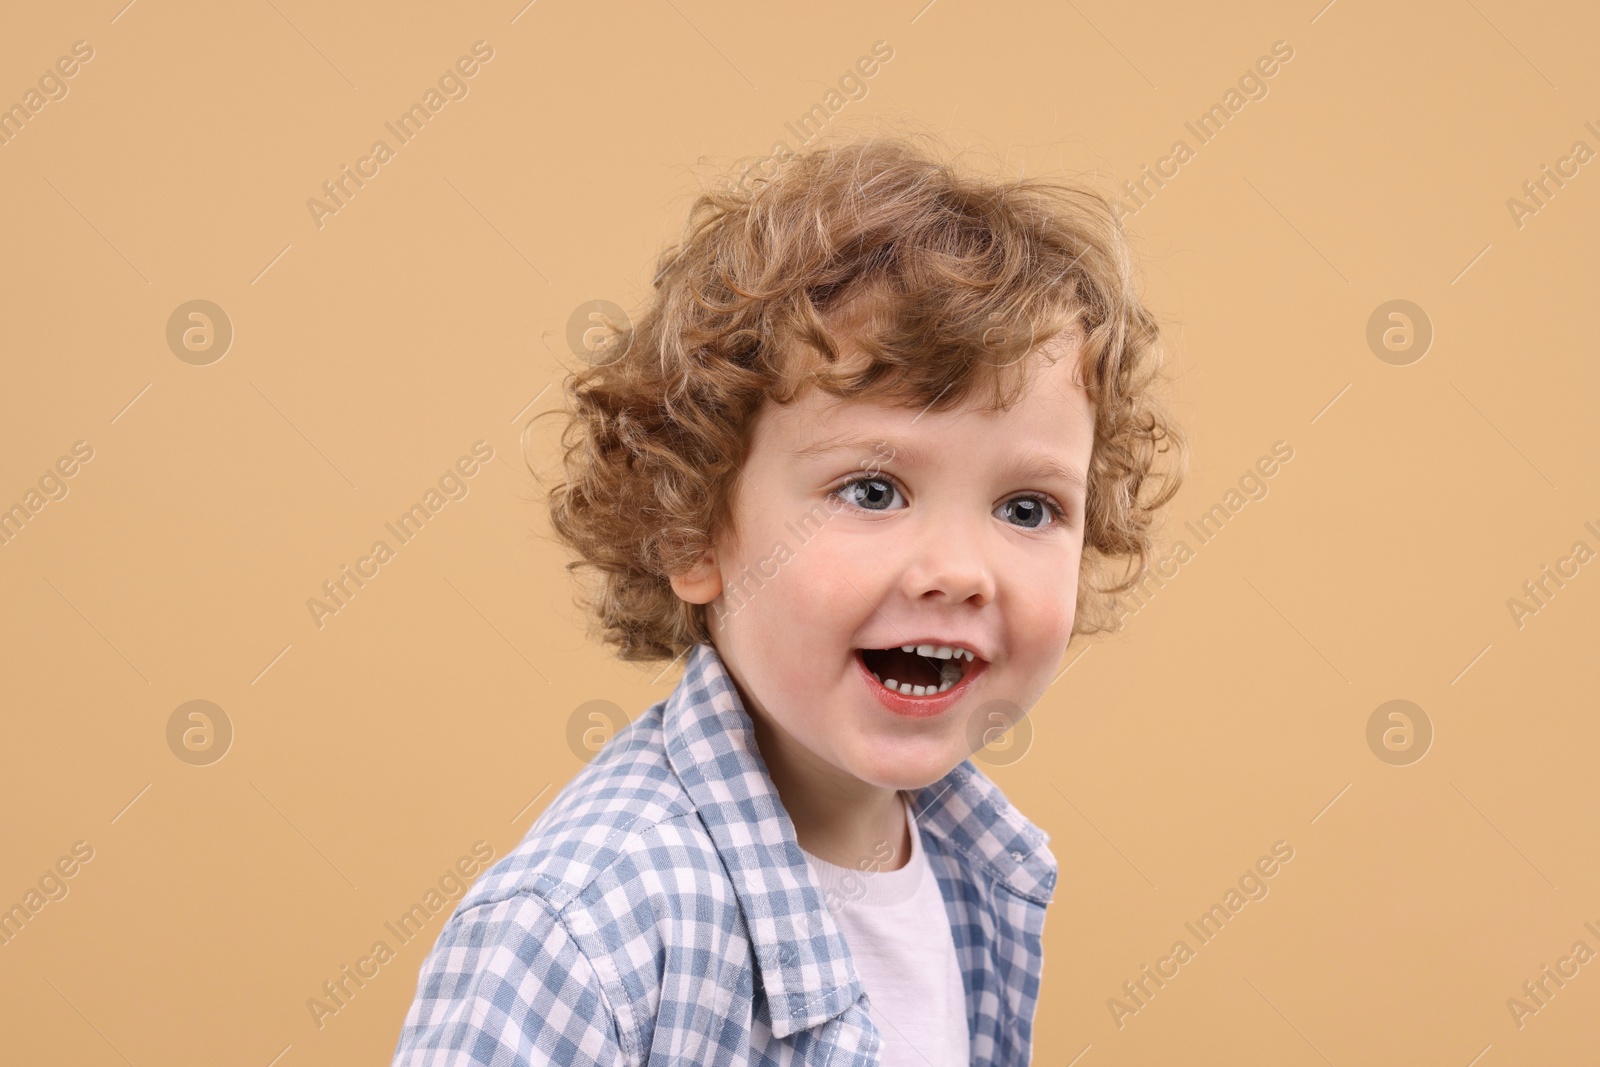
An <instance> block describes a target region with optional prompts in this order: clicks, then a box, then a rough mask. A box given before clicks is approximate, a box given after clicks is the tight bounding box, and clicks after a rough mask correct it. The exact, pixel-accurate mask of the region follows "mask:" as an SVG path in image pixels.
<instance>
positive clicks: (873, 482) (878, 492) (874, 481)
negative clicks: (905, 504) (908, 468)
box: [835, 478, 900, 511]
mask: <svg viewBox="0 0 1600 1067" xmlns="http://www.w3.org/2000/svg"><path fill="white" fill-rule="evenodd" d="M861 487H865V488H862V489H861V492H860V493H859V494H857V493H855V492H853V491H852V490H855V489H857V488H861ZM899 491H900V489H899V487H898V486H896V485H895V484H894V483H893V482H891V481H889V480H888V479H887V478H857V479H856V480H855V481H853V482H846V483H845V484H843V485H841V486H840V487H839V488H838V489H836V490H835V493H836V494H837V495H839V496H841V497H843V498H844V499H845V500H847V501H849V502H850V503H852V504H855V505H856V506H857V507H859V508H862V509H863V510H866V511H887V510H889V509H888V508H887V507H879V506H878V505H879V504H880V503H884V502H885V500H886V498H887V499H889V500H892V499H893V498H894V495H895V494H896V493H898V492H899Z"/></svg>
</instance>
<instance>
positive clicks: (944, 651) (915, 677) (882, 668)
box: [856, 645, 981, 697]
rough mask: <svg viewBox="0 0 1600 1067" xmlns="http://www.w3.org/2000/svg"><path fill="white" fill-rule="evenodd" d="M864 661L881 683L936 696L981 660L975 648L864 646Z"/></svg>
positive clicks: (908, 693)
mask: <svg viewBox="0 0 1600 1067" xmlns="http://www.w3.org/2000/svg"><path fill="white" fill-rule="evenodd" d="M856 654H857V655H858V656H860V657H861V662H862V663H863V664H864V665H865V666H866V668H867V670H869V671H871V672H872V676H873V677H874V678H876V679H877V680H878V682H879V684H880V685H882V686H883V687H884V688H885V689H888V690H889V691H891V692H894V693H899V694H900V695H902V696H908V697H921V696H936V695H938V694H939V693H943V692H946V691H947V690H949V689H952V688H954V687H955V686H957V685H959V684H960V683H961V680H962V679H963V678H965V677H966V676H967V675H968V674H969V673H971V672H972V671H973V670H974V669H975V667H976V664H977V663H978V662H981V661H978V660H976V658H975V657H974V656H973V654H972V653H971V652H967V651H965V650H963V649H952V648H949V647H946V646H931V645H920V646H919V645H904V646H902V647H900V648H861V649H857V650H856Z"/></svg>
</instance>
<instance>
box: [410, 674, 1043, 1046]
mask: <svg viewBox="0 0 1600 1067" xmlns="http://www.w3.org/2000/svg"><path fill="white" fill-rule="evenodd" d="M912 803H913V806H914V809H915V811H916V816H917V826H918V830H919V832H920V833H921V834H922V843H923V846H924V850H925V851H926V853H927V856H928V860H929V862H930V863H931V864H932V866H933V870H934V873H935V875H936V876H937V878H938V882H939V888H940V890H941V891H942V893H943V895H944V901H945V906H946V909H947V911H948V913H949V916H950V927H951V932H952V934H953V935H954V939H955V947H956V957H957V959H958V960H959V961H960V963H961V969H962V978H963V984H964V985H965V988H966V994H967V1027H968V1031H969V1033H970V1034H971V1038H972V1050H971V1054H972V1064H973V1067H1001V1065H1004V1067H1014V1065H1018V1064H1026V1063H1028V1062H1029V1059H1030V1056H1031V1052H1032V1041H1033V1016H1034V1009H1035V1007H1036V1005H1037V1001H1038V991H1039V975H1040V971H1041V969H1042V966H1043V962H1044V956H1043V949H1042V944H1041V935H1042V933H1043V927H1044V913H1045V906H1046V905H1047V904H1048V903H1049V901H1050V897H1051V894H1052V892H1053V891H1054V888H1055V883H1056V861H1055V857H1054V856H1052V855H1051V853H1050V850H1049V848H1048V847H1047V842H1048V840H1049V838H1048V836H1047V835H1046V834H1045V833H1044V832H1043V831H1041V830H1039V829H1038V828H1037V827H1035V826H1034V825H1033V824H1031V823H1030V822H1028V820H1027V819H1025V818H1023V816H1022V815H1021V813H1020V812H1018V811H1017V809H1015V808H1013V807H1012V806H1011V805H1010V804H1009V803H1008V802H1007V801H1006V799H1005V797H1004V796H1003V795H1002V794H1001V792H1000V790H999V788H998V787H997V786H996V785H995V784H994V783H993V782H991V781H990V780H989V779H988V778H987V777H985V776H984V775H983V774H982V773H981V772H979V771H978V770H977V768H975V767H974V766H973V764H972V762H971V761H970V760H968V761H964V762H963V763H962V764H961V765H960V766H958V767H956V768H955V770H953V771H951V772H950V773H949V774H948V775H946V776H945V777H944V778H942V779H940V780H939V781H937V782H935V783H934V784H932V785H930V786H928V787H926V788H924V789H921V790H918V791H916V792H915V793H913V794H912ZM879 1041H880V1038H879V1033H878V1030H877V1028H876V1026H875V1025H874V1019H873V1014H872V1008H871V1004H870V1003H869V1000H868V998H867V996H866V994H865V993H864V992H863V989H862V985H861V982H860V980H859V978H858V977H857V974H856V970H855V967H854V966H853V965H852V964H851V960H850V953H849V950H848V949H847V947H846V945H845V941H844V938H843V936H842V935H841V934H840V932H839V928H838V925H837V924H836V923H835V921H834V919H833V916H832V914H831V913H830V912H829V910H828V908H827V907H826V905H825V903H824V900H823V893H822V889H821V887H820V886H818V884H817V882H816V879H815V878H814V877H813V875H812V874H811V870H810V868H809V866H808V865H807V863H806V860H805V857H804V855H803V854H802V853H801V851H800V845H799V843H798V842H797V841H796V839H795V832H794V824H793V823H792V822H791V821H790V819H789V816H788V814H787V813H786V812H785V811H784V808H783V804H782V803H781V802H780V801H779V799H778V794H777V792H776V790H775V789H774V787H773V784H772V779H771V777H769V775H768V773H767V769H766V765H765V763H764V762H763V761H762V759H761V755H760V753H759V752H758V750H757V748H756V741H755V735H754V733H753V732H752V727H751V722H750V716H749V713H748V712H747V711H746V710H745V708H744V705H743V703H742V702H741V699H740V697H739V694H738V690H737V689H736V688H735V687H734V685H733V683H732V680H731V679H730V677H729V675H728V673H727V669H726V667H725V666H724V665H723V663H722V660H721V658H720V657H719V656H718V654H717V652H716V649H715V648H714V647H713V646H712V645H711V644H710V643H708V642H701V643H700V644H698V645H696V646H695V647H694V648H693V650H692V651H691V653H690V655H689V659H688V664H687V667H686V669H685V673H684V676H683V679H682V680H681V681H680V682H679V683H678V685H677V687H676V688H675V689H674V690H673V692H672V694H671V695H670V696H669V697H667V698H666V699H665V700H663V701H661V702H659V703H657V704H655V705H654V706H652V707H650V708H649V709H648V710H646V711H645V712H644V713H643V714H642V715H641V716H640V717H639V718H638V719H637V720H635V721H634V722H633V723H632V724H630V725H629V726H628V727H627V728H626V729H624V730H622V731H620V732H619V733H618V734H617V735H616V737H614V738H613V739H612V740H611V742H610V743H609V744H608V745H607V746H606V747H605V748H604V749H602V750H601V752H600V753H599V754H598V756H597V757H596V758H595V759H594V760H593V762H591V763H590V764H589V765H588V766H587V767H586V768H584V770H583V771H582V772H581V773H580V774H578V776H577V777H576V778H574V779H573V780H572V782H571V783H569V784H568V785H567V787H566V788H565V789H563V790H562V791H561V793H560V794H559V795H558V796H557V797H556V798H555V799H554V800H553V801H551V803H550V806H549V808H548V809H547V810H546V811H545V812H544V813H543V814H542V815H541V816H540V817H539V819H538V820H537V821H536V822H535V823H534V824H533V826H532V827H531V828H530V829H529V831H528V834H527V836H526V837H525V838H524V839H523V841H522V843H521V845H519V846H518V847H517V848H516V850H515V851H513V852H511V853H510V854H509V855H507V856H505V857H504V858H502V859H501V860H500V861H499V862H498V863H496V864H495V865H494V866H493V867H492V868H490V869H489V870H488V871H486V872H484V874H483V876H482V877H481V878H479V880H478V881H477V882H476V883H475V884H474V885H473V887H472V889H471V890H470V891H469V892H468V893H467V894H466V895H465V896H464V897H462V899H461V901H460V903H459V904H458V905H457V907H456V909H455V911H454V912H453V913H452V914H451V916H450V918H449V919H448V920H447V921H446V923H445V925H444V927H443V929H441V931H440V933H439V939H438V941H437V943H436V944H435V945H434V948H433V951H432V952H431V953H429V955H428V957H427V959H426V960H425V961H424V962H423V964H422V971H421V974H420V975H419V977H418V980H417V995H416V999H415V1001H413V1003H412V1005H411V1009H410V1011H409V1012H408V1013H407V1014H406V1019H405V1025H404V1028H403V1029H402V1031H401V1035H400V1042H399V1046H398V1047H397V1048H396V1050H395V1057H394V1067H447V1065H448V1067H467V1065H480V1067H523V1065H531V1064H560V1065H562V1067H590V1065H595V1067H598V1065H604V1067H613V1065H622V1064H630V1065H641V1067H642V1065H644V1064H652V1065H657V1064H704V1065H718V1067H721V1065H728V1067H732V1065H736V1064H737V1065H746V1064H748V1065H758V1064H759V1065H763V1067H766V1065H777V1064H815V1065H819V1067H820V1065H824V1064H825V1065H827V1067H875V1065H876V1064H877V1063H878V1047H879Z"/></svg>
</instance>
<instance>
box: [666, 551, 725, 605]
mask: <svg viewBox="0 0 1600 1067" xmlns="http://www.w3.org/2000/svg"><path fill="white" fill-rule="evenodd" d="M672 591H673V592H674V593H677V594H678V598H679V599H680V600H685V601H687V602H689V603H690V604H709V603H711V601H713V600H715V599H716V598H717V597H718V595H720V594H721V592H722V572H721V571H719V570H718V569H717V556H716V551H715V550H714V549H710V548H708V549H706V551H705V553H704V554H703V555H702V556H701V557H700V559H699V560H698V561H697V562H696V563H695V565H694V566H693V567H691V568H690V569H689V570H688V571H686V572H685V573H683V574H679V575H675V576H673V578H672Z"/></svg>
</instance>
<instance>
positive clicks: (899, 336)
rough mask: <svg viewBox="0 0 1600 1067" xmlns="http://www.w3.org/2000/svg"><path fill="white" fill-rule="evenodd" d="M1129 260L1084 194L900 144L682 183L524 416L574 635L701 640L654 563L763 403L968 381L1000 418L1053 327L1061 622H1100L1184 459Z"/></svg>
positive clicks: (1132, 571)
mask: <svg viewBox="0 0 1600 1067" xmlns="http://www.w3.org/2000/svg"><path fill="white" fill-rule="evenodd" d="M1133 274H1134V270H1133V257H1132V255H1131V253H1130V250H1129V246H1128V242H1127V238H1126V236H1125V235H1124V233H1123V230H1122V227H1121V224H1120V223H1119V222H1118V220H1117V219H1116V217H1115V215H1114V214H1113V212H1112V210H1111V207H1110V205H1109V203H1108V202H1107V201H1106V199H1105V198H1104V197H1102V196H1101V195H1100V194H1098V193H1096V192H1094V191H1092V190H1091V189H1088V188H1086V187H1083V186H1079V185H1076V184H1071V183H1066V182H1059V181H1049V180H1042V179H1026V180H1024V179H989V178H984V177H981V176H977V175H974V174H969V173H964V172H962V171H961V170H958V169H957V168H956V167H955V166H954V165H953V164H952V163H950V162H948V161H945V160H942V159H940V158H939V157H938V156H937V155H936V154H935V152H934V151H931V150H928V149H926V148H925V147H924V146H923V145H921V144H919V143H917V141H915V140H913V139H909V138H906V137H892V138H883V137H868V138H859V139H853V140H844V141H840V142H835V143H833V144H827V145H823V146H821V147H819V148H816V149H814V150H811V151H809V152H806V153H803V154H799V155H795V156H794V157H793V158H791V159H787V160H785V161H783V162H782V164H781V165H780V166H778V167H777V169H776V171H775V172H773V173H770V174H767V173H760V174H758V175H757V176H756V177H754V178H753V179H752V178H751V177H750V171H749V170H748V169H747V170H746V172H745V174H744V175H743V176H742V178H741V179H733V178H726V179H724V180H722V181H721V182H720V183H719V184H717V185H716V186H715V187H714V188H712V189H710V190H709V191H706V192H704V193H703V194H702V195H701V196H699V198H698V199H697V200H696V201H695V202H694V205H693V207H692V209H691V210H690V213H689V219H688V223H687V225H686V227H685V230H684V233H683V235H682V237H681V239H680V240H679V241H678V242H677V243H675V244H673V245H669V246H668V247H667V248H666V249H665V250H664V251H663V253H662V255H661V258H660V260H659V270H658V271H657V273H656V276H655V280H654V283H653V288H654V292H653V293H652V295H651V298H650V300H649V302H648V304H647V306H646V307H645V308H644V309H643V311H642V312H641V313H640V314H638V315H637V317H636V318H635V319H634V321H633V322H632V323H631V325H629V324H623V325H620V326H615V327H614V328H613V329H612V331H611V334H610V336H609V338H608V340H607V341H606V343H605V344H604V345H602V346H601V347H600V348H599V350H598V351H597V352H596V353H595V354H594V356H593V357H592V358H591V360H590V362H589V363H588V364H587V365H585V366H581V367H579V368H578V369H577V370H575V371H572V372H571V373H569V374H568V376H567V378H566V380H565V382H564V389H565V395H566V398H567V401H568V403H569V405H570V407H569V409H568V410H565V411H552V412H547V413H546V414H555V415H564V416H566V417H567V418H568V422H567V423H566V426H565V429H564V431H563V433H562V437H561V445H562V463H563V467H564V473H565V476H566V481H564V482H562V483H560V484H558V485H556V486H555V487H554V488H553V489H552V490H551V491H550V494H549V515H550V521H551V526H552V528H553V530H554V532H555V534H556V536H557V537H558V538H559V540H560V541H561V543H562V544H564V545H565V546H566V547H568V548H569V549H571V550H573V551H575V552H576V554H577V557H578V558H577V560H576V561H574V562H570V563H568V564H567V570H568V571H569V572H570V571H574V570H576V569H578V568H581V567H588V568H592V569H593V570H594V571H596V572H598V574H599V577H600V584H599V587H598V588H596V589H593V590H591V591H590V593H589V594H588V596H587V597H585V598H584V602H583V603H582V606H583V608H584V609H585V610H586V611H587V612H588V613H589V615H590V619H591V623H592V624H593V623H598V633H596V632H594V631H593V630H592V632H591V637H594V636H599V637H600V638H601V639H602V640H603V641H604V643H606V644H608V645H611V646H614V648H615V651H616V654H617V655H618V656H619V658H621V659H623V660H640V661H652V660H667V659H675V658H677V657H678V656H679V655H680V654H681V653H682V652H683V651H684V650H685V649H686V648H688V647H690V646H692V645H693V644H695V643H696V642H698V641H702V640H706V639H707V633H708V632H707V629H706V607H707V606H706V605H701V604H690V603H687V602H686V601H684V600H681V599H680V598H679V597H678V596H677V594H676V593H674V592H673V589H672V586H671V584H670V581H669V578H670V576H672V575H677V574H682V573H684V572H685V571H687V570H689V569H690V568H691V567H692V566H693V565H694V563H695V562H696V561H697V560H698V559H700V557H701V556H702V554H703V553H704V552H705V550H706V549H707V548H708V547H709V546H710V545H711V544H712V543H713V541H714V540H715V539H716V537H717V535H718V533H719V532H720V531H722V530H725V529H730V530H731V529H732V528H733V527H732V511H733V500H734V491H735V486H736V484H737V482H738V480H739V470H740V468H741V466H742V465H743V463H744V460H745V457H746V455H747V449H748V445H749V433H748V430H749V427H750V425H751V422H752V419H753V418H754V416H755V415H756V413H757V412H758V411H759V410H760V408H761V406H762V404H763V403H765V402H767V401H768V400H771V401H773V402H775V403H778V404H788V403H791V402H792V401H793V400H794V399H795V398H796V397H797V396H798V395H799V393H800V392H801V391H802V390H803V389H805V388H807V387H812V386H814V387H816V388H819V389H822V390H824V391H826V392H828V393H829V394H831V395H833V396H836V397H839V398H842V399H849V398H860V397H869V396H870V398H871V399H872V400H874V401H875V402H879V403H886V404H896V403H898V404H903V405H906V406H915V407H917V408H930V407H931V408H932V409H934V410H947V409H951V408H954V407H957V406H960V405H962V404H964V403H967V402H968V401H971V402H972V403H974V404H980V403H982V402H981V401H980V400H979V399H978V397H977V396H976V393H977V391H978V390H979V389H980V388H982V387H983V386H984V385H986V384H987V385H988V386H989V387H990V388H991V391H990V395H989V399H988V401H987V406H986V410H1005V409H1006V408H1009V407H1010V406H1011V405H1012V404H1013V403H1015V402H1016V401H1017V400H1018V399H1019V398H1020V396H1021V390H1022V389H1023V388H1024V387H1025V385H1026V367H1027V366H1028V365H1029V364H1030V363H1032V362H1033V359H1034V355H1035V353H1037V351H1038V349H1039V348H1040V347H1041V346H1043V345H1044V343H1045V342H1046V341H1048V340H1049V339H1050V338H1051V337H1053V336H1055V335H1056V334H1057V333H1059V332H1061V331H1064V330H1065V331H1070V332H1071V333H1072V334H1074V335H1076V337H1077V338H1078V340H1079V343H1080V345H1081V347H1080V359H1081V361H1082V367H1081V371H1080V373H1081V375H1082V379H1083V384H1084V388H1085V391H1086V392H1087V394H1088V396H1089V399H1090V400H1091V402H1092V403H1093V404H1094V445H1093V451H1092V458H1091V462H1090V469H1089V471H1088V494H1087V510H1086V514H1085V528H1084V546H1083V564H1082V567H1083V570H1082V577H1081V579H1080V582H1079V588H1078V591H1077V615H1076V619H1075V621H1074V625H1073V632H1074V633H1075V634H1076V633H1085V634H1091V633H1098V632H1101V631H1114V630H1116V629H1118V628H1119V624H1118V620H1117V613H1116V611H1115V598H1116V595H1117V594H1119V593H1122V592H1125V591H1126V590H1128V589H1130V588H1132V586H1133V585H1134V584H1135V582H1136V581H1137V580H1138V578H1139V577H1140V574H1141V572H1142V571H1143V570H1144V569H1145V567H1146V566H1147V563H1148V560H1149V557H1150V556H1151V555H1152V554H1153V552H1154V548H1155V530H1154V525H1155V520H1156V517H1157V513H1158V512H1159V510H1160V509H1161V508H1162V507H1163V506H1164V505H1165V504H1166V503H1167V502H1168V501H1170V500H1171V498H1172V497H1173V496H1174V495H1175V494H1176V493H1177V491H1178V489H1179V487H1180V486H1181V484H1182V482H1183V478H1184V474H1185V471H1186V469H1187V462H1188V451H1187V445H1186V441H1185V437H1184V434H1183V432H1182V430H1181V429H1180V428H1179V427H1178V426H1177V425H1176V424H1175V423H1174V422H1172V421H1171V419H1170V418H1169V417H1168V415H1167V414H1166V413H1165V412H1164V410H1163V408H1162V406H1161V405H1160V404H1159V403H1158V402H1157V399H1156V397H1155V395H1154V392H1155V390H1154V386H1155V385H1156V384H1157V382H1158V379H1159V377H1160V369H1161V363H1162V355H1161V349H1160V347H1159V346H1158V344H1157V339H1158V335H1159V328H1158V326H1157V324H1156V321H1155V319H1154V318H1153V317H1152V315H1151V314H1150V312H1149V311H1148V310H1147V309H1146V308H1145V307H1144V305H1143V304H1142V303H1141V302H1140V300H1139V298H1138V296H1137V295H1136V293H1135V292H1134V286H1133ZM864 295H870V298H871V301H872V304H873V308H874V313H873V314H872V315H870V316H869V317H868V318H869V320H870V322H871V323H874V324H876V325H868V326H864V327H862V328H861V329H860V330H859V331H858V332H856V333H855V334H854V335H853V336H852V337H851V340H852V341H853V342H854V344H855V346H856V348H857V350H858V351H859V352H860V353H861V354H863V355H864V356H865V357H866V359H865V362H864V365H862V364H860V363H859V362H857V361H852V362H857V365H856V366H854V367H853V368H849V369H847V368H845V367H844V366H843V365H842V364H841V361H840V351H839V348H838V347H837V344H836V340H835V337H834V336H833V335H832V332H831V331H830V330H829V328H828V325H829V321H830V316H831V313H836V312H839V311H840V310H841V309H843V308H845V307H846V306H847V305H848V304H850V303H853V302H854V301H855V298H857V297H862V296H864ZM819 357H820V358H819ZM1169 450H1170V451H1172V452H1173V456H1172V457H1171V458H1172V459H1173V462H1172V463H1171V464H1169V465H1164V467H1165V469H1163V470H1160V471H1158V470H1157V464H1158V459H1159V454H1160V453H1164V452H1168V451H1169ZM535 476H536V477H537V472H535ZM1119 561H1121V562H1122V563H1124V564H1125V565H1126V566H1125V568H1124V574H1123V576H1122V578H1121V580H1120V581H1118V580H1114V575H1113V573H1112V567H1111V565H1112V564H1114V563H1117V562H1119ZM1101 579H1104V580H1105V582H1106V583H1107V584H1100V581H1101Z"/></svg>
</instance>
